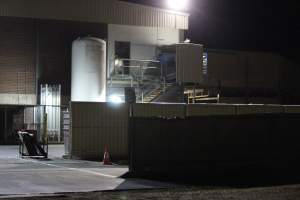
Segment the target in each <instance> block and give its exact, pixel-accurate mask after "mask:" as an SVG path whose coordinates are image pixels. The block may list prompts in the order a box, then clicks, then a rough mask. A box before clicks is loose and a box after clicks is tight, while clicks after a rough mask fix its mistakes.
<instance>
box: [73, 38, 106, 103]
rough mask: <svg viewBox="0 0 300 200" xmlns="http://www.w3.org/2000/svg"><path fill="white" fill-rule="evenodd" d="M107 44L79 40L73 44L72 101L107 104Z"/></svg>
mask: <svg viewBox="0 0 300 200" xmlns="http://www.w3.org/2000/svg"><path fill="white" fill-rule="evenodd" d="M105 100H106V42H105V41H103V40H101V39H98V38H94V37H85V38H78V39H77V40H75V41H74V42H73V44H72V85H71V101H82V102H105Z"/></svg>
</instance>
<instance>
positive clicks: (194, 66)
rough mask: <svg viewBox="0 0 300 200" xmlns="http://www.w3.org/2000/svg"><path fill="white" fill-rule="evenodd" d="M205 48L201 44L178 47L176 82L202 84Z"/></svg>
mask: <svg viewBox="0 0 300 200" xmlns="http://www.w3.org/2000/svg"><path fill="white" fill-rule="evenodd" d="M201 55H203V46H202V45H199V44H177V45H176V81H177V82H179V83H201V82H202V81H203V80H202V77H203V74H202V66H203V57H202V56H201Z"/></svg>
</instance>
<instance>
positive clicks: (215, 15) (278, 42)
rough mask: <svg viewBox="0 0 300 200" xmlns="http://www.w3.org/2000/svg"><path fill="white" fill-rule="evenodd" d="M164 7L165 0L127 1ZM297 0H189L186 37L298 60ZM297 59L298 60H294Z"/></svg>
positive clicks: (299, 12)
mask: <svg viewBox="0 0 300 200" xmlns="http://www.w3.org/2000/svg"><path fill="white" fill-rule="evenodd" d="M127 1H130V2H135V3H141V4H146V5H151V6H158V7H162V8H164V7H165V0H127ZM299 2H300V1H297V0H294V1H292V0H280V1H278V0H190V5H192V6H190V8H189V11H188V12H189V13H190V14H191V17H190V30H189V32H188V37H189V38H190V39H191V40H192V42H195V43H201V44H204V45H205V46H206V47H208V48H221V49H236V50H255V51H272V52H278V53H281V54H283V55H285V56H288V57H291V58H293V60H295V61H298V57H300V56H299V54H300V39H299V38H300V9H299V8H300V3H299ZM298 62H299V61H298Z"/></svg>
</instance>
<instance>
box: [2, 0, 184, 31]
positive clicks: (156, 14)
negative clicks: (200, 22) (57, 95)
mask: <svg viewBox="0 0 300 200" xmlns="http://www.w3.org/2000/svg"><path fill="white" fill-rule="evenodd" d="M0 16H14V17H30V18H40V19H58V20H75V21H86V22H99V23H111V24H125V25H137V26H154V27H168V28H175V29H184V30H185V29H188V18H189V16H188V14H184V13H177V12H171V11H167V10H163V9H158V8H153V7H147V6H142V5H137V4H132V3H126V2H120V1H116V0H43V1H41V0H1V1H0Z"/></svg>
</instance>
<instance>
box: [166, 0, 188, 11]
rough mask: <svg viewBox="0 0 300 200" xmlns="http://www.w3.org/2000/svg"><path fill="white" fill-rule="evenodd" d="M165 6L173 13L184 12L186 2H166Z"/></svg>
mask: <svg viewBox="0 0 300 200" xmlns="http://www.w3.org/2000/svg"><path fill="white" fill-rule="evenodd" d="M167 6H168V7H169V8H170V9H172V10H175V11H180V10H186V9H187V6H188V0H167Z"/></svg>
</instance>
